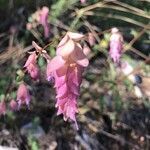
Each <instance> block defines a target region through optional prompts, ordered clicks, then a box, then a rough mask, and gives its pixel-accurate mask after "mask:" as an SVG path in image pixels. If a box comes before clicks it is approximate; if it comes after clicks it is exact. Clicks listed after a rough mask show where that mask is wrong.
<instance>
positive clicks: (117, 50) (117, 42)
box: [109, 28, 123, 64]
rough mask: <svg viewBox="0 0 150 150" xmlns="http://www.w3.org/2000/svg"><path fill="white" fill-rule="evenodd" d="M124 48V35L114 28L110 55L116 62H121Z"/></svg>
mask: <svg viewBox="0 0 150 150" xmlns="http://www.w3.org/2000/svg"><path fill="white" fill-rule="evenodd" d="M122 49H123V37H122V35H121V33H120V32H119V30H118V29H117V28H112V30H111V37H110V50H109V55H110V57H111V58H112V59H113V61H114V63H116V64H118V63H119V62H120V57H121V54H122Z"/></svg>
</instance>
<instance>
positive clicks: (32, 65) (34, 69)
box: [24, 52, 39, 80]
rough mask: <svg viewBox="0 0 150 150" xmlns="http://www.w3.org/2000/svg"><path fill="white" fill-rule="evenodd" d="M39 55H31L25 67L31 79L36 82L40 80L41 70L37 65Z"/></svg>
mask: <svg viewBox="0 0 150 150" xmlns="http://www.w3.org/2000/svg"><path fill="white" fill-rule="evenodd" d="M36 59H37V55H36V53H35V52H33V53H32V54H30V56H29V57H28V59H27V61H26V63H25V65H24V67H25V68H26V69H27V71H28V73H29V74H30V76H31V78H32V79H34V80H38V78H39V68H38V66H37V64H36Z"/></svg>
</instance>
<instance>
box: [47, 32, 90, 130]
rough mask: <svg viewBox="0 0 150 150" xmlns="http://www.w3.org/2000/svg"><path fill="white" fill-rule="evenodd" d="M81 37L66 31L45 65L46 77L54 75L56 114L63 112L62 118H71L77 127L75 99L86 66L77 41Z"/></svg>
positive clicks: (86, 63) (86, 62) (84, 57)
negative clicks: (53, 55) (53, 54)
mask: <svg viewBox="0 0 150 150" xmlns="http://www.w3.org/2000/svg"><path fill="white" fill-rule="evenodd" d="M82 37H83V35H81V34H78V33H71V32H68V33H67V34H66V36H65V37H64V38H63V39H62V40H61V41H60V43H59V45H58V47H57V50H56V56H55V57H54V58H53V59H52V60H51V61H50V62H49V64H48V66H47V78H49V77H52V76H53V77H54V79H55V86H54V87H55V88H56V94H57V96H56V99H57V102H56V107H57V108H58V112H57V114H58V115H60V114H63V116H64V120H65V121H66V120H67V119H71V120H73V121H74V122H75V124H76V128H77V129H78V126H77V122H76V118H75V114H76V113H77V112H78V109H77V99H78V96H79V90H80V84H81V81H82V73H83V70H84V67H87V66H88V63H89V61H88V59H87V58H86V55H85V54H84V53H83V49H82V47H81V45H80V44H79V43H78V42H77V41H78V40H80V39H81V38H82Z"/></svg>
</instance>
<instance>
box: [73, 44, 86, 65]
mask: <svg viewBox="0 0 150 150" xmlns="http://www.w3.org/2000/svg"><path fill="white" fill-rule="evenodd" d="M71 58H72V59H73V60H74V61H75V62H76V63H77V64H79V65H81V66H83V67H87V66H88V64H89V60H88V59H87V58H86V56H85V54H84V53H83V51H82V49H81V48H80V47H79V46H77V45H76V47H75V50H74V51H73V53H72V54H71Z"/></svg>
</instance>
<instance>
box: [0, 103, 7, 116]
mask: <svg viewBox="0 0 150 150" xmlns="http://www.w3.org/2000/svg"><path fill="white" fill-rule="evenodd" d="M5 114H6V104H5V102H4V101H1V102H0V115H5Z"/></svg>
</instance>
